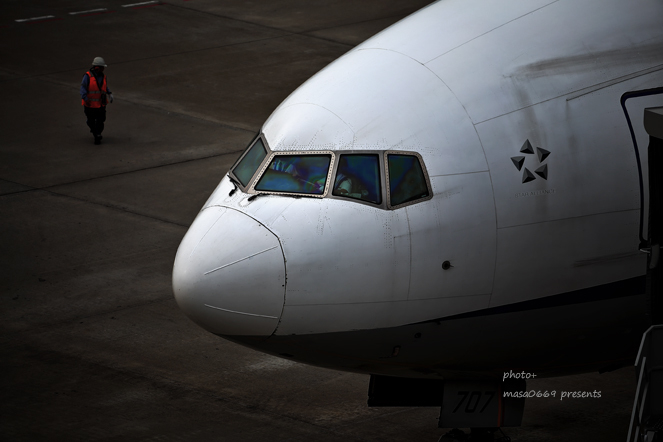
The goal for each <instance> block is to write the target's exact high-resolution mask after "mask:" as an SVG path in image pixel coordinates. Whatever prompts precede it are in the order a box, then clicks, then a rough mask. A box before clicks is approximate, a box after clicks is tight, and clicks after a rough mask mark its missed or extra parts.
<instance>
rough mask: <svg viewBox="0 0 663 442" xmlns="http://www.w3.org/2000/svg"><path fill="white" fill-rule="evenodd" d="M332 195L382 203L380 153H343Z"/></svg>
mask: <svg viewBox="0 0 663 442" xmlns="http://www.w3.org/2000/svg"><path fill="white" fill-rule="evenodd" d="M332 195H335V196H342V197H346V198H354V199H358V200H362V201H368V202H371V203H375V204H380V203H382V192H381V189H380V157H379V155H377V154H366V155H364V154H348V155H341V159H340V161H339V163H338V169H337V171H336V181H334V191H333V192H332Z"/></svg>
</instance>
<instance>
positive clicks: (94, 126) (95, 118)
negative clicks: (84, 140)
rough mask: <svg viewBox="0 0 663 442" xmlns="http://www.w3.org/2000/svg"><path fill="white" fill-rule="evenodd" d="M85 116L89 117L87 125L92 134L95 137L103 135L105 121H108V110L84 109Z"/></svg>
mask: <svg viewBox="0 0 663 442" xmlns="http://www.w3.org/2000/svg"><path fill="white" fill-rule="evenodd" d="M84 110H85V116H86V117H87V125H88V127H89V128H90V132H92V135H94V136H95V137H97V136H99V135H101V133H102V132H103V131H104V121H106V108H105V107H98V108H92V107H87V106H85V107H84Z"/></svg>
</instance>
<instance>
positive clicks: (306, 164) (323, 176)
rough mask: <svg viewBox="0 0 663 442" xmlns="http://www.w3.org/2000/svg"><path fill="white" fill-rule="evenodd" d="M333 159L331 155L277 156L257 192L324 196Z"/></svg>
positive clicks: (261, 180)
mask: <svg viewBox="0 0 663 442" xmlns="http://www.w3.org/2000/svg"><path fill="white" fill-rule="evenodd" d="M331 159H332V156H331V155H330V154H326V155H275V156H274V158H272V161H271V163H270V164H269V167H267V170H265V172H264V173H263V175H262V177H260V180H259V181H258V183H257V184H256V185H255V190H258V191H263V192H283V193H304V194H308V195H322V194H324V192H325V185H326V184H327V174H328V172H329V165H330V164H331Z"/></svg>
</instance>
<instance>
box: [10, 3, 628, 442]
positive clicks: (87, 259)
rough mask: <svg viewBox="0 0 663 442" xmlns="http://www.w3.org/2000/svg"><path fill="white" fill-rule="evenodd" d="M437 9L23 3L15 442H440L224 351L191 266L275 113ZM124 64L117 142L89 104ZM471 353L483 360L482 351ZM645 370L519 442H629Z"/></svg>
mask: <svg viewBox="0 0 663 442" xmlns="http://www.w3.org/2000/svg"><path fill="white" fill-rule="evenodd" d="M427 3H428V0H420V1H416V0H412V1H403V0H398V1H392V2H382V1H378V0H366V1H362V2H358V1H351V0H337V1H333V2H331V1H325V2H306V1H302V0H273V1H271V2H247V1H239V0H227V1H222V2H220V1H213V0H165V1H158V2H142V1H133V2H132V1H129V0H94V1H90V0H87V1H83V0H67V1H65V0H55V1H45V0H39V1H36V0H35V1H30V2H24V1H18V0H13V1H5V2H3V4H2V7H1V8H0V60H2V63H1V64H0V97H2V98H1V99H0V112H1V113H0V115H2V119H1V120H0V227H1V228H0V245H1V249H0V250H1V251H2V253H1V254H0V440H2V441H34V440H58V441H59V440H62V441H251V442H252V441H266V440H269V441H430V442H433V441H437V438H438V437H439V436H440V435H442V434H443V433H445V432H446V430H444V429H438V428H437V417H438V414H439V409H437V408H412V409H409V408H368V407H367V406H366V399H367V388H368V377H367V376H363V375H357V374H351V373H343V372H336V371H332V370H327V369H322V368H317V367H311V366H306V365H301V364H298V363H294V362H291V361H288V360H284V359H278V358H274V357H271V356H267V355H264V354H261V353H257V352H255V351H252V350H250V349H247V348H244V347H241V346H239V345H237V344H233V343H230V342H228V341H225V340H223V339H220V338H218V337H216V336H213V335H211V334H209V333H207V332H205V331H204V330H202V329H201V328H199V327H198V326H196V325H195V324H193V323H192V322H191V321H190V320H189V319H188V318H187V317H186V316H184V314H183V313H182V312H181V311H180V310H179V309H178V308H177V305H176V303H175V300H174V298H173V295H172V291H171V271H172V265H173V260H174V257H175V252H176V250H177V246H178V245H179V242H180V240H181V239H182V237H183V236H184V233H185V232H186V229H187V227H188V226H189V225H190V224H191V222H192V221H193V219H194V217H195V216H196V214H197V212H198V210H199V209H200V208H201V207H202V205H203V203H204V201H205V200H206V199H207V197H208V196H209V194H210V193H211V192H212V191H213V190H214V188H215V186H216V185H217V183H218V182H219V181H220V179H221V178H222V176H223V175H224V174H225V173H226V172H227V170H228V168H229V167H230V166H231V164H232V163H233V162H234V160H235V159H236V158H237V156H238V155H239V153H240V152H241V151H242V150H243V149H244V147H245V146H246V145H247V143H248V142H249V141H250V140H251V139H252V138H253V136H254V135H255V133H256V132H258V131H259V129H260V127H261V125H262V123H263V122H264V121H265V120H266V118H267V117H268V116H269V114H270V113H271V111H272V110H273V109H274V108H275V107H276V106H277V105H278V104H279V103H280V102H281V101H282V100H283V99H284V98H285V97H286V96H287V95H288V94H289V93H290V92H292V91H293V90H294V89H295V88H296V87H297V86H298V85H299V84H301V83H302V82H303V81H305V80H306V79H307V78H309V77H310V76H311V75H313V74H314V73H315V72H317V71H318V70H320V69H321V68H323V67H324V66H325V65H327V64H328V63H330V62H331V61H333V60H334V59H336V58H337V57H339V56H341V55H342V54H343V53H345V52H346V51H348V50H349V49H351V48H352V47H353V46H355V45H356V44H358V43H360V42H361V41H363V40H364V39H366V38H368V37H370V36H371V35H373V34H375V33H376V32H379V31H380V30H381V29H383V28H385V27H387V26H389V25H390V24H392V23H394V22H395V21H397V20H399V19H400V18H402V17H404V16H406V15H407V14H409V13H411V12H414V11H415V10H417V9H419V8H421V7H423V6H424V5H426V4H427ZM95 56H102V57H104V58H105V60H106V62H107V63H108V68H107V69H106V74H107V75H108V84H109V88H110V89H111V90H112V91H113V93H114V96H115V102H114V103H113V104H110V105H109V106H108V118H107V121H106V130H105V131H104V134H103V135H104V139H103V144H102V145H100V146H95V145H93V143H92V142H93V138H92V136H91V134H90V133H89V132H88V129H87V127H86V125H85V117H84V115H83V109H82V106H81V104H80V97H79V85H80V81H81V78H82V76H83V74H84V73H85V71H86V70H87V69H88V68H89V66H90V64H91V61H92V59H93V58H94V57H95ZM468 351H472V350H471V349H468ZM635 383H636V379H635V371H634V369H633V367H626V368H623V369H620V370H617V371H615V372H611V373H606V374H601V375H599V374H584V375H579V376H572V377H567V378H560V379H537V380H534V381H532V382H530V383H529V384H528V387H529V388H530V389H534V390H556V391H557V392H561V391H595V390H596V391H600V392H601V397H600V398H584V399H566V400H564V401H560V400H559V393H558V397H557V398H555V399H552V398H534V399H530V400H529V401H528V403H527V405H526V409H525V415H524V419H523V426H522V427H519V428H513V429H505V431H506V433H507V434H509V435H510V436H511V437H512V439H513V440H514V441H523V442H524V441H541V442H543V441H551V442H552V441H566V442H575V441H583V442H586V441H602V442H612V441H623V440H625V438H626V433H627V429H628V424H629V419H630V412H631V407H632V401H633V396H634V390H635Z"/></svg>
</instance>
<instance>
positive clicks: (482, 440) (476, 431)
mask: <svg viewBox="0 0 663 442" xmlns="http://www.w3.org/2000/svg"><path fill="white" fill-rule="evenodd" d="M497 432H499V433H501V434H496V433H497ZM510 441H511V438H510V437H509V436H507V435H506V434H504V431H502V429H501V428H471V429H470V434H467V433H465V432H464V431H462V430H459V429H458V428H454V429H453V430H451V431H449V432H448V433H447V434H445V435H443V436H442V437H440V439H439V440H438V442H510Z"/></svg>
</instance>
